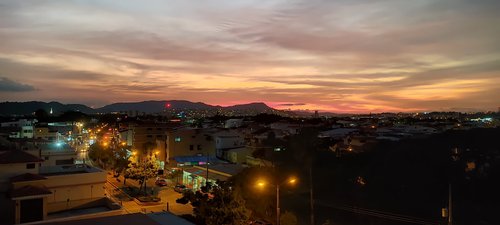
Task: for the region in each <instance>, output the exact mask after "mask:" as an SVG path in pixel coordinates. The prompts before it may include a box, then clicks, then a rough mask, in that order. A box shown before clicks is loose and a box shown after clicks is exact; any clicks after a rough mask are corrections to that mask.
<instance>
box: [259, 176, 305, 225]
mask: <svg viewBox="0 0 500 225" xmlns="http://www.w3.org/2000/svg"><path fill="white" fill-rule="evenodd" d="M296 182H297V179H296V178H294V177H291V178H288V179H286V180H284V181H283V182H281V183H280V182H277V183H276V185H274V186H275V187H276V224H277V225H280V213H281V210H280V185H282V184H285V183H287V184H290V185H294V184H295V183H296ZM266 185H267V183H266V182H265V181H262V180H261V181H258V182H257V187H259V188H264V187H265V186H266Z"/></svg>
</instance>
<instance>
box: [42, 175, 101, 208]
mask: <svg viewBox="0 0 500 225" xmlns="http://www.w3.org/2000/svg"><path fill="white" fill-rule="evenodd" d="M47 178H48V179H47V180H44V185H45V186H46V187H47V188H48V189H49V190H50V191H51V192H52V195H51V196H48V197H47V210H48V213H52V212H58V211H63V210H68V209H73V208H86V207H92V206H95V205H93V204H97V203H96V202H95V201H99V200H100V199H102V198H105V197H106V195H105V187H104V186H105V184H106V172H104V171H102V172H94V173H80V174H68V175H56V176H47Z"/></svg>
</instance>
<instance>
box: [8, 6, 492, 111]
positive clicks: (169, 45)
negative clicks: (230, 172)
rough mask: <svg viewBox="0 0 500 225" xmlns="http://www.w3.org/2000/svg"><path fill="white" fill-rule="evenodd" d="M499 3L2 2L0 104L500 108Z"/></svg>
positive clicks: (397, 109) (410, 108)
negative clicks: (175, 101)
mask: <svg viewBox="0 0 500 225" xmlns="http://www.w3.org/2000/svg"><path fill="white" fill-rule="evenodd" d="M498 12H500V1H498V0H481V1H470V0H418V1H402V0H325V1H321V0H281V1H273V0H266V1H261V0H231V1H216V0H196V1H190V0H182V1H166V0H158V1H134V0H129V1H127V0H120V1H115V0H99V1H97V0H96V1H90V0H89V1H83V0H79V1H76V0H75V1H70V0H64V1H44V0H23V1H15V0H13V1H9V0H2V1H0V43H1V44H0V101H31V100H40V101H60V102H62V103H82V104H86V105H88V106H91V107H99V106H103V105H105V104H109V103H113V102H132V101H143V100H173V99H183V100H190V101H201V102H205V103H209V104H216V105H232V104H241V103H248V102H265V103H267V104H268V105H270V106H272V107H275V108H278V109H292V110H297V109H301V110H305V109H308V110H319V111H330V112H349V113H367V112H410V111H411V112H414V111H449V110H453V111H485V110H495V111H496V110H498V107H500V25H499V24H500V13H498Z"/></svg>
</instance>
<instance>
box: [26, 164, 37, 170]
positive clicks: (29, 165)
mask: <svg viewBox="0 0 500 225" xmlns="http://www.w3.org/2000/svg"><path fill="white" fill-rule="evenodd" d="M26 169H35V164H34V163H28V164H26Z"/></svg>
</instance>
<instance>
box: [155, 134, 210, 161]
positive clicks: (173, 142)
mask: <svg viewBox="0 0 500 225" xmlns="http://www.w3.org/2000/svg"><path fill="white" fill-rule="evenodd" d="M167 136H168V137H167V151H168V155H169V158H170V159H172V158H173V157H176V156H189V155H197V154H203V155H206V154H207V153H209V154H210V155H215V143H214V141H213V139H212V137H211V136H209V135H207V134H205V133H204V132H202V131H201V130H200V129H181V130H176V131H172V132H168V135H167ZM191 146H192V148H191ZM160 152H161V151H160Z"/></svg>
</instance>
